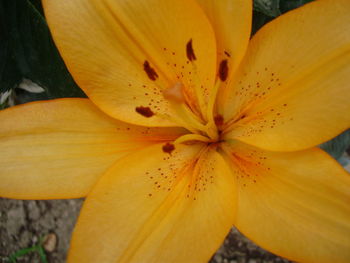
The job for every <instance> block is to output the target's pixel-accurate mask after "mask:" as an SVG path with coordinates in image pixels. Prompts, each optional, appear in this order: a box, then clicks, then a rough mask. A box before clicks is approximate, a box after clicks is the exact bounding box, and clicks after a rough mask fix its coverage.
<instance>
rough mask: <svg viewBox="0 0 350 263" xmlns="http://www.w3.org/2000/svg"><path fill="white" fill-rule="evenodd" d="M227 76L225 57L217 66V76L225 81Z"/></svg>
mask: <svg viewBox="0 0 350 263" xmlns="http://www.w3.org/2000/svg"><path fill="white" fill-rule="evenodd" d="M227 76H228V65H227V59H224V60H222V61H221V62H220V66H219V78H220V79H221V81H225V80H226V79H227Z"/></svg>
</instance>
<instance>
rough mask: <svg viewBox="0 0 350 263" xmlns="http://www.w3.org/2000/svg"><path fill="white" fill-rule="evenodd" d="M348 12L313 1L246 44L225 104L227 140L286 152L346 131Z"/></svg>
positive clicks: (342, 0)
mask: <svg viewBox="0 0 350 263" xmlns="http://www.w3.org/2000/svg"><path fill="white" fill-rule="evenodd" d="M349 12H350V1H348V0H339V1H336V2H334V1H331V0H320V1H314V2H312V3H310V4H307V5H305V6H303V7H301V8H299V9H296V10H294V11H291V12H289V13H287V14H285V15H282V16H281V17H279V18H277V19H275V20H273V21H272V22H271V23H269V24H268V25H266V26H265V27H263V28H262V29H261V30H260V31H259V32H258V33H257V34H256V35H255V36H254V37H253V39H252V41H251V43H250V46H249V48H248V51H247V52H248V53H247V56H246V57H245V59H244V62H243V65H242V67H241V68H240V73H239V76H238V77H237V79H235V81H234V83H232V86H231V87H232V89H231V91H230V93H229V94H228V95H227V96H226V98H227V100H226V104H225V107H224V108H225V111H224V112H223V115H224V117H225V120H226V121H228V120H231V127H230V128H227V131H231V133H230V135H227V136H226V137H227V138H236V139H239V140H241V141H244V142H246V143H248V144H252V145H255V146H258V147H262V148H265V149H268V150H273V151H293V150H301V149H306V148H309V147H312V146H315V145H318V144H320V143H322V142H324V141H327V140H329V139H331V138H333V137H335V136H336V135H337V134H339V133H340V132H342V131H343V130H345V129H347V128H349V127H350V114H349V112H350V103H349V100H350V85H349V82H350V63H349V62H350V27H349V24H350V16H349Z"/></svg>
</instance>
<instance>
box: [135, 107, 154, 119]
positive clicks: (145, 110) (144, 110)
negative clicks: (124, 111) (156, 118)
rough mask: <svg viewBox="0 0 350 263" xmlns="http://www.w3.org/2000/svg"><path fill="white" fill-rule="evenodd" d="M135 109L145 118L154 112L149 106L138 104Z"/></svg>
mask: <svg viewBox="0 0 350 263" xmlns="http://www.w3.org/2000/svg"><path fill="white" fill-rule="evenodd" d="M135 110H136V112H137V113H139V114H141V115H142V116H144V117H146V118H150V117H152V116H153V115H154V112H153V111H152V110H151V109H150V108H149V107H144V106H139V107H136V109H135Z"/></svg>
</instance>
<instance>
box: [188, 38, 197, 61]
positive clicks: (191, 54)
mask: <svg viewBox="0 0 350 263" xmlns="http://www.w3.org/2000/svg"><path fill="white" fill-rule="evenodd" d="M186 55H187V58H188V60H190V61H193V60H196V59H197V58H196V55H195V54H194V50H193V46H192V39H190V41H188V42H187V44H186Z"/></svg>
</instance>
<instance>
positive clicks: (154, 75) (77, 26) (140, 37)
mask: <svg viewBox="0 0 350 263" xmlns="http://www.w3.org/2000/svg"><path fill="white" fill-rule="evenodd" d="M43 3H44V9H45V14H46V17H47V19H48V23H49V26H50V29H51V31H52V34H53V37H54V40H55V42H56V44H57V46H58V49H59V51H60V52H61V55H62V57H63V59H64V60H65V62H66V64H67V66H68V68H69V70H70V72H71V73H72V75H73V77H74V79H75V80H76V81H77V83H78V84H79V86H80V87H81V88H82V89H83V90H84V91H85V92H86V94H87V95H88V96H89V97H90V99H91V100H92V101H93V102H94V103H95V104H97V105H98V106H99V107H100V108H101V109H102V110H103V111H105V112H106V113H108V114H109V115H111V116H113V117H115V118H117V119H120V120H123V121H125V122H129V123H134V124H139V125H146V126H177V125H179V124H178V123H177V122H176V121H174V118H176V117H175V116H174V114H175V113H174V112H173V111H172V108H171V107H170V103H169V102H168V100H167V99H165V98H164V95H163V93H164V92H165V91H166V90H167V89H171V88H172V87H174V86H178V84H179V83H181V84H183V92H184V93H185V95H186V96H187V97H190V98H192V99H193V98H195V95H198V96H200V99H198V101H197V100H196V99H194V100H195V101H193V104H194V105H195V106H196V105H197V106H198V105H199V104H201V105H200V106H201V107H205V99H206V97H207V95H208V94H207V93H208V92H209V91H208V92H206V93H205V92H204V91H206V90H208V87H212V86H213V82H214V78H215V66H216V65H215V64H216V45H215V37H214V33H213V30H212V28H211V25H210V23H209V21H208V20H207V18H206V16H205V14H204V12H203V11H202V10H201V9H200V7H199V6H198V5H197V3H196V2H194V1H193V0H179V1H161V0H147V1H114V0H103V1H101V0H90V1H86V0H71V1H67V2H65V3H62V1H59V0H56V1H53V0H45V1H43ZM191 61H192V62H191ZM199 102H201V103H199ZM198 107H199V106H198ZM198 107H197V108H195V109H194V110H199V109H198Z"/></svg>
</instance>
